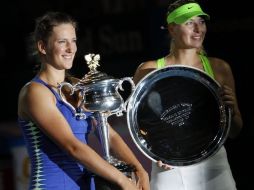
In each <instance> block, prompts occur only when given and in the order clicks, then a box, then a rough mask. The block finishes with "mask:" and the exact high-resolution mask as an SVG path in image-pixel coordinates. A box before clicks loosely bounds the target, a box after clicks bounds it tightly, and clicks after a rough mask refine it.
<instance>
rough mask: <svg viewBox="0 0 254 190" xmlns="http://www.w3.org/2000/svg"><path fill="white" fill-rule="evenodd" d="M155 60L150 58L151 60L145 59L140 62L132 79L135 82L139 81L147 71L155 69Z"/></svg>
mask: <svg viewBox="0 0 254 190" xmlns="http://www.w3.org/2000/svg"><path fill="white" fill-rule="evenodd" d="M156 64H157V63H156V61H155V60H152V61H146V62H143V63H141V64H140V65H139V66H138V68H137V70H136V72H135V74H134V77H133V80H134V82H135V83H138V81H140V80H141V79H142V78H143V77H145V76H146V75H147V74H148V73H150V72H152V71H153V70H155V69H156V68H157V65H156Z"/></svg>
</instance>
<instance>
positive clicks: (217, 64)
mask: <svg viewBox="0 0 254 190" xmlns="http://www.w3.org/2000/svg"><path fill="white" fill-rule="evenodd" d="M209 61H210V64H211V66H212V68H213V70H214V71H215V72H216V71H218V72H220V73H228V72H231V68H230V65H229V64H228V63H227V62H226V61H225V60H223V59H220V58H216V57H209Z"/></svg>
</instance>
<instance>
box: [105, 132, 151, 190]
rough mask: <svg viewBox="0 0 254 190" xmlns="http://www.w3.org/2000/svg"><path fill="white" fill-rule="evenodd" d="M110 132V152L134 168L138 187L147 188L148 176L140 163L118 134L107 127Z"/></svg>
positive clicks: (146, 189)
mask: <svg viewBox="0 0 254 190" xmlns="http://www.w3.org/2000/svg"><path fill="white" fill-rule="evenodd" d="M109 134H110V144H111V150H112V152H113V153H114V154H115V155H117V157H118V158H119V159H120V160H122V161H124V162H126V163H129V164H131V165H133V166H134V167H135V168H136V170H137V171H136V175H137V176H138V178H139V179H138V180H139V181H138V184H139V188H140V189H142V190H149V189H150V188H149V177H148V174H147V172H146V171H145V169H144V168H143V166H142V165H141V163H140V162H139V161H138V160H137V158H136V157H135V155H134V154H133V152H132V151H131V150H130V148H129V147H128V146H127V145H126V143H125V142H124V141H123V139H122V138H121V137H120V136H119V134H118V133H117V132H116V131H115V130H114V129H112V128H111V127H110V128H109Z"/></svg>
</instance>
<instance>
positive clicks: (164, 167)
mask: <svg viewBox="0 0 254 190" xmlns="http://www.w3.org/2000/svg"><path fill="white" fill-rule="evenodd" d="M157 166H158V167H160V168H163V169H165V170H171V169H173V168H172V166H170V165H168V164H164V163H163V162H162V161H161V160H159V161H157Z"/></svg>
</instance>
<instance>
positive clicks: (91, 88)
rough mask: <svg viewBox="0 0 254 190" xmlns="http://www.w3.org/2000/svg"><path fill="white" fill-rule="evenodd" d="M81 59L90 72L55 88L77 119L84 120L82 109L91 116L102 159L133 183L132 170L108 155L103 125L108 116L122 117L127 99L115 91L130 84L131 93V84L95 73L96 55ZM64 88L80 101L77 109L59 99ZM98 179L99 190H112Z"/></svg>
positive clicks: (97, 57) (107, 138)
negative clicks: (95, 126) (84, 61)
mask: <svg viewBox="0 0 254 190" xmlns="http://www.w3.org/2000/svg"><path fill="white" fill-rule="evenodd" d="M84 57H85V60H86V62H87V65H88V67H89V69H90V71H89V72H88V73H87V74H86V75H85V76H84V77H83V78H82V79H80V80H79V81H78V82H77V83H76V84H74V85H72V84H70V83H68V82H62V83H60V84H59V87H58V89H59V92H60V96H61V98H62V100H63V101H64V102H65V103H66V104H69V105H70V107H71V108H72V109H73V111H74V113H75V115H76V116H77V117H79V118H81V119H82V118H84V117H85V114H84V112H83V110H84V109H85V110H87V111H90V112H92V113H93V115H94V116H95V118H96V120H97V122H98V124H97V130H98V132H99V137H100V142H101V145H102V150H103V154H104V158H105V160H106V161H108V162H109V163H110V164H111V165H113V166H115V167H116V168H117V169H118V170H120V171H121V172H123V173H124V174H125V175H126V176H127V177H129V178H130V179H132V180H135V174H134V171H135V168H134V167H133V166H131V165H128V164H126V163H125V162H123V161H121V160H118V159H117V158H115V157H113V156H111V155H110V151H109V131H108V127H109V124H108V122H107V119H108V117H109V116H111V115H114V114H115V115H116V116H122V115H123V112H125V111H126V107H127V102H128V99H127V100H126V101H124V100H123V98H122V96H121V95H120V93H119V90H122V91H123V90H124V89H123V87H122V83H123V82H124V81H128V82H129V83H130V84H131V91H132V92H133V91H134V88H135V85H134V82H133V81H132V79H131V78H130V77H125V78H122V79H115V78H113V77H111V76H108V75H107V74H105V73H103V72H100V71H98V70H97V67H98V66H99V60H100V55H99V54H87V55H85V56H84ZM64 86H67V87H68V88H69V89H70V90H71V95H72V94H74V92H76V91H77V92H79V93H80V95H81V97H82V101H81V103H80V104H79V105H78V107H77V108H74V107H73V106H72V105H71V104H70V103H69V102H67V101H66V99H65V98H64V97H63V94H62V88H63V87H64ZM132 92H131V93H132ZM102 180H103V179H101V180H100V182H99V184H100V185H99V186H103V187H100V188H99V189H105V190H106V189H107V190H111V189H116V188H115V187H112V188H111V187H109V186H107V185H105V183H104V182H103V184H104V185H103V184H102ZM106 186H107V187H106Z"/></svg>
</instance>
